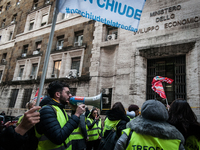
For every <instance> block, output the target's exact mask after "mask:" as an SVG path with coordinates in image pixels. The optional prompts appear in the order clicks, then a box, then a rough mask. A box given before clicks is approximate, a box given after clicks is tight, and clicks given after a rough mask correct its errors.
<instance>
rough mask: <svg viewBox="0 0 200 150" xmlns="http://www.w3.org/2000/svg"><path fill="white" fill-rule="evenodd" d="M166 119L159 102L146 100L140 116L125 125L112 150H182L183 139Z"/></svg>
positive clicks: (165, 113)
mask: <svg viewBox="0 0 200 150" xmlns="http://www.w3.org/2000/svg"><path fill="white" fill-rule="evenodd" d="M168 117H169V115H168V112H167V110H166V108H165V106H164V105H163V104H162V103H161V102H159V101H157V100H147V101H146V102H144V104H143V105H142V108H141V115H139V116H138V117H136V118H135V119H133V120H131V121H130V122H129V123H127V125H126V127H127V129H125V130H123V131H122V132H123V134H122V135H121V137H120V138H119V139H118V141H117V143H116V145H115V148H114V150H169V149H170V150H184V146H183V144H184V141H185V140H184V137H183V135H182V134H181V133H180V132H179V131H178V130H177V129H176V128H175V127H174V126H172V125H170V124H169V123H168V122H167V119H168ZM131 131H132V133H131ZM129 134H130V135H129Z"/></svg>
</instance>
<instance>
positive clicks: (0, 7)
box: [0, 6, 3, 14]
mask: <svg viewBox="0 0 200 150" xmlns="http://www.w3.org/2000/svg"><path fill="white" fill-rule="evenodd" d="M2 8H3V6H0V14H1V13H2Z"/></svg>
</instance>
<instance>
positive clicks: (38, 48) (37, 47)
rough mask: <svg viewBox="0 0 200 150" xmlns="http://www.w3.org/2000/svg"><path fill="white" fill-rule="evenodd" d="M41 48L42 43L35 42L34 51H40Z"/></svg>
mask: <svg viewBox="0 0 200 150" xmlns="http://www.w3.org/2000/svg"><path fill="white" fill-rule="evenodd" d="M41 47H42V41H39V42H36V50H37V51H40V49H41Z"/></svg>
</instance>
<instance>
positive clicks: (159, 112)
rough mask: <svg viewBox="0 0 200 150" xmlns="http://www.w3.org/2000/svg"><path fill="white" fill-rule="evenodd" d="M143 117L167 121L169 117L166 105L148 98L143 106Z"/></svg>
mask: <svg viewBox="0 0 200 150" xmlns="http://www.w3.org/2000/svg"><path fill="white" fill-rule="evenodd" d="M141 114H142V117H143V118H145V119H149V120H154V121H167V120H168V118H169V115H168V112H167V110H166V108H165V106H164V105H163V104H162V103H161V102H160V101H157V100H147V101H146V102H144V103H143V105H142V108H141Z"/></svg>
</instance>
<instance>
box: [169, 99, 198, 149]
mask: <svg viewBox="0 0 200 150" xmlns="http://www.w3.org/2000/svg"><path fill="white" fill-rule="evenodd" d="M168 122H169V123H170V124H172V125H174V126H175V127H176V128H177V129H178V130H179V131H180V132H181V133H182V134H183V136H184V138H185V141H186V142H185V145H184V147H185V149H186V150H189V149H190V150H197V149H198V150H199V149H200V123H198V122H197V117H196V115H195V114H194V112H193V111H192V109H191V107H190V105H189V104H188V102H187V101H186V100H183V99H177V100H175V101H173V102H172V104H171V105H170V109H169V119H168Z"/></svg>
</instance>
